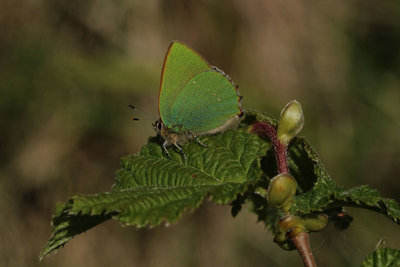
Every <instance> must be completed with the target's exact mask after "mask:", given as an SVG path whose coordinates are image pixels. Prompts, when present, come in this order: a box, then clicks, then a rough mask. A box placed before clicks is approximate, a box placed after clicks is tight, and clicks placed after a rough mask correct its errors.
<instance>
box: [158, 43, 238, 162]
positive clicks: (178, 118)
mask: <svg viewBox="0 0 400 267" xmlns="http://www.w3.org/2000/svg"><path fill="white" fill-rule="evenodd" d="M241 99H242V97H241V96H240V95H239V92H238V87H237V85H235V84H234V83H233V82H232V80H231V79H230V77H229V76H227V75H226V74H225V73H224V72H223V71H221V70H219V69H218V68H216V67H213V66H210V65H209V64H208V62H207V61H206V60H205V59H203V58H202V57H201V56H200V55H199V54H197V53H196V52H195V51H194V50H192V49H191V48H190V47H189V46H187V45H186V44H184V43H182V42H179V41H175V42H172V43H171V45H170V47H169V49H168V52H167V55H166V57H165V61H164V66H163V71H162V76H161V86H160V93H159V113H160V119H159V120H157V121H156V122H155V123H153V126H154V129H155V130H156V131H157V133H158V135H160V136H161V137H162V138H163V139H164V143H163V147H164V150H165V151H166V153H167V155H169V153H168V150H167V149H166V147H168V146H170V145H174V146H175V147H176V148H177V149H179V150H180V151H181V153H182V154H183V155H184V157H185V158H186V156H185V154H184V153H183V152H182V149H181V146H182V145H183V144H184V143H186V142H188V141H190V140H193V139H195V140H196V141H197V142H198V143H199V144H200V145H203V146H205V145H204V144H203V143H201V141H200V140H199V139H198V138H197V136H200V135H205V134H213V133H217V132H221V131H224V130H226V129H228V128H229V127H231V126H232V125H234V124H235V122H237V121H238V119H239V118H240V117H241V116H242V115H243V114H244V111H243V109H242V107H241V103H240V102H241Z"/></svg>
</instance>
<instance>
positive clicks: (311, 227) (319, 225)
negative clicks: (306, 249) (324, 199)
mask: <svg viewBox="0 0 400 267" xmlns="http://www.w3.org/2000/svg"><path fill="white" fill-rule="evenodd" d="M303 219H304V226H305V228H306V230H307V231H309V232H319V231H322V230H323V229H324V228H325V227H326V226H327V225H328V216H326V215H325V214H311V215H308V216H305V217H304V218H303Z"/></svg>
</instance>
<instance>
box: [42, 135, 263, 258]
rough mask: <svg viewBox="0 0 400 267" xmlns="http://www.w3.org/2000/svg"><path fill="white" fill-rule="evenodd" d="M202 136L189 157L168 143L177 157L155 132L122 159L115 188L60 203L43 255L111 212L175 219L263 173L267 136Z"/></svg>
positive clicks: (228, 196)
mask: <svg viewBox="0 0 400 267" xmlns="http://www.w3.org/2000/svg"><path fill="white" fill-rule="evenodd" d="M202 141H203V142H204V143H205V144H206V145H207V148H204V147H202V146H200V145H198V144H196V143H195V142H189V143H187V144H186V145H184V147H183V151H184V153H185V154H186V156H187V161H185V160H184V159H183V157H182V155H181V154H180V153H178V152H176V151H175V150H174V149H173V148H169V152H170V154H171V157H172V159H170V158H168V156H167V155H166V154H165V152H163V150H162V146H161V145H160V144H159V143H158V142H157V139H156V138H151V139H150V140H149V142H148V143H147V145H145V146H144V147H143V149H142V151H141V152H140V153H139V154H138V155H131V156H127V157H125V158H123V159H122V168H121V169H120V170H118V171H117V174H116V175H117V181H116V183H115V185H114V187H113V189H112V191H111V192H107V193H101V194H95V195H89V196H82V195H78V196H74V197H72V198H70V199H69V200H68V202H67V203H65V204H59V205H58V206H57V208H56V211H55V214H54V216H53V227H54V230H53V235H52V237H51V238H50V240H49V242H48V243H47V244H46V246H45V248H44V249H43V251H42V254H41V258H42V257H44V256H46V255H47V254H49V253H50V252H51V251H53V250H55V249H57V248H59V247H60V246H62V245H64V244H65V243H66V242H67V241H69V240H70V239H71V238H72V237H73V236H74V235H76V234H79V233H81V232H83V231H86V230H88V229H90V228H91V227H93V226H95V225H97V224H99V223H101V222H103V221H105V220H107V219H109V218H114V219H116V220H119V221H121V222H122V223H124V224H125V225H136V226H138V227H142V226H156V225H159V224H160V223H162V222H166V223H173V222H175V221H176V220H177V219H179V218H180V217H181V216H182V214H183V213H184V211H185V210H193V209H195V208H197V207H198V206H199V205H200V204H201V203H202V201H203V200H204V199H205V197H207V196H208V198H209V199H211V200H212V201H213V202H215V203H217V204H226V203H228V202H231V201H232V200H234V199H235V198H236V196H237V195H238V194H240V193H243V192H245V191H246V190H247V188H248V186H250V185H252V184H255V183H256V182H257V181H258V180H259V179H260V177H261V175H262V171H261V168H260V162H259V158H260V157H262V156H263V155H265V154H266V152H267V150H268V149H269V145H268V143H266V142H264V141H263V140H262V139H260V138H258V137H257V136H254V135H251V134H248V133H245V132H243V131H236V132H234V131H227V132H225V133H223V134H217V135H212V136H206V137H204V138H202Z"/></svg>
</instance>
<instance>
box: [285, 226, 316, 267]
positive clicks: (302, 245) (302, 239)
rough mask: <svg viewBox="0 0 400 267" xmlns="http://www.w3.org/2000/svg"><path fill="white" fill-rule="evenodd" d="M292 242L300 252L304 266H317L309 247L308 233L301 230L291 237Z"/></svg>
mask: <svg viewBox="0 0 400 267" xmlns="http://www.w3.org/2000/svg"><path fill="white" fill-rule="evenodd" d="M291 240H292V242H293V244H294V245H295V246H296V248H297V250H298V251H299V253H300V256H301V258H302V259H303V263H304V266H305V267H317V264H316V263H315V260H314V256H313V254H312V252H311V248H310V240H309V237H308V233H305V232H302V233H299V234H297V235H295V236H294V237H292V239H291Z"/></svg>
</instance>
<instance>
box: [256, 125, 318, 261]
mask: <svg viewBox="0 0 400 267" xmlns="http://www.w3.org/2000/svg"><path fill="white" fill-rule="evenodd" d="M251 132H252V133H256V134H257V135H258V136H260V137H265V136H268V137H269V139H270V140H271V142H272V145H273V146H274V151H275V158H276V163H277V165H278V166H277V167H278V173H279V174H281V173H289V168H288V164H287V148H288V147H287V145H285V144H283V143H282V142H280V141H279V140H278V138H277V136H276V134H277V133H276V129H275V127H274V126H273V125H272V124H270V123H268V122H258V121H257V122H255V123H254V124H253V129H252V130H251ZM291 241H292V242H293V244H294V245H295V246H296V248H297V250H298V251H299V253H300V256H301V258H302V259H303V263H304V266H305V267H317V264H316V263H315V260H314V256H313V255H312V252H311V248H310V241H309V236H308V233H305V232H300V233H297V234H295V235H294V236H293V237H291Z"/></svg>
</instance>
